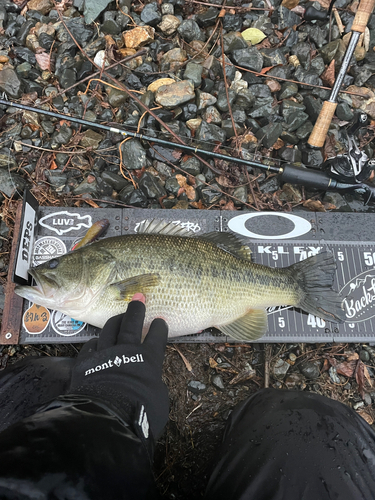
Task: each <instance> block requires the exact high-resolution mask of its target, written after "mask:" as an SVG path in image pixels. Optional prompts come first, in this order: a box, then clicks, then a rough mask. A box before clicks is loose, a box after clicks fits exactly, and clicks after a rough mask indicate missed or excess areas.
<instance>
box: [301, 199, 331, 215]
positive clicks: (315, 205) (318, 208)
mask: <svg viewBox="0 0 375 500" xmlns="http://www.w3.org/2000/svg"><path fill="white" fill-rule="evenodd" d="M303 206H304V207H305V208H308V209H309V210H311V211H313V212H325V211H326V209H325V208H324V205H323V204H322V202H321V201H319V200H306V201H304V202H303Z"/></svg>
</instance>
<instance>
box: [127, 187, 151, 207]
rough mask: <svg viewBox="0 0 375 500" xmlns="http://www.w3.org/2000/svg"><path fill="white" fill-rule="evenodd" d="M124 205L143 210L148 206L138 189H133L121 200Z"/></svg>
mask: <svg viewBox="0 0 375 500" xmlns="http://www.w3.org/2000/svg"><path fill="white" fill-rule="evenodd" d="M132 187H133V186H132ZM123 201H124V203H126V204H128V205H131V206H133V207H140V208H145V207H147V205H148V201H147V197H146V195H145V194H144V193H143V191H141V190H140V189H134V188H133V191H132V192H131V193H129V194H128V196H126V198H124V199H123Z"/></svg>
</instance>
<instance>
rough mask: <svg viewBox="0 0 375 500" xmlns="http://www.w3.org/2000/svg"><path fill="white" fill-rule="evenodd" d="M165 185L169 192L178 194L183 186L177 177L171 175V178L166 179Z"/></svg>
mask: <svg viewBox="0 0 375 500" xmlns="http://www.w3.org/2000/svg"><path fill="white" fill-rule="evenodd" d="M164 187H165V189H166V190H167V191H168V193H171V194H174V195H177V193H178V192H179V190H180V187H181V186H180V184H179V182H178V180H177V179H176V177H170V178H169V179H167V180H166V181H165V185H164Z"/></svg>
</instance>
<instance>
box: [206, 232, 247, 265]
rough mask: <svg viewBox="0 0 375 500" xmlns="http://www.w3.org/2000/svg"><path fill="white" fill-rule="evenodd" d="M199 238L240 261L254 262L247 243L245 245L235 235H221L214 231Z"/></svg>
mask: <svg viewBox="0 0 375 500" xmlns="http://www.w3.org/2000/svg"><path fill="white" fill-rule="evenodd" d="M199 238H201V239H204V240H207V241H209V242H211V243H213V244H214V245H216V246H217V247H218V248H221V249H222V250H224V251H225V252H228V253H231V254H232V255H234V256H235V257H238V258H239V259H246V260H252V257H251V250H250V248H249V247H248V245H247V244H246V243H243V242H242V240H241V238H239V237H238V236H236V235H235V234H233V233H224V232H223V233H220V232H218V231H213V232H212V233H206V234H202V235H200V236H199Z"/></svg>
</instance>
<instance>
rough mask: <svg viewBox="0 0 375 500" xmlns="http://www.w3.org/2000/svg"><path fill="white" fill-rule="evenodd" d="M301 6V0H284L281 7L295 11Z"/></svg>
mask: <svg viewBox="0 0 375 500" xmlns="http://www.w3.org/2000/svg"><path fill="white" fill-rule="evenodd" d="M298 4H299V0H283V1H282V2H281V5H282V6H283V7H286V8H287V9H289V10H292V9H294V7H296V6H297V5H298Z"/></svg>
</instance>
